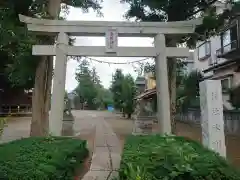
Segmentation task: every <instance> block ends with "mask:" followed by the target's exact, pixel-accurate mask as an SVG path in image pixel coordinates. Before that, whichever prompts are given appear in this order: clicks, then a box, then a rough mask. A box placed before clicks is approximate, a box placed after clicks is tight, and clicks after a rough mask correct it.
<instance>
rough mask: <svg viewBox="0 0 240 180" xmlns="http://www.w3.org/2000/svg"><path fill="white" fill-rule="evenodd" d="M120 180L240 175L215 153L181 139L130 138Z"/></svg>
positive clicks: (230, 179) (228, 179) (194, 179)
mask: <svg viewBox="0 0 240 180" xmlns="http://www.w3.org/2000/svg"><path fill="white" fill-rule="evenodd" d="M120 179H122V180H126V179H127V180H137V179H139V180H142V179H143V180H158V179H169V180H170V179H174V180H185V179H187V180H205V179H208V180H215V179H225V180H239V179H240V172H239V171H237V170H236V169H234V168H233V167H232V166H231V165H230V164H229V163H228V162H226V160H225V159H224V158H222V157H220V156H219V155H218V154H216V153H215V152H213V151H211V150H208V149H206V148H204V147H203V146H202V145H200V144H199V143H197V142H195V141H192V140H189V139H186V138H184V137H177V136H166V137H163V136H160V135H148V136H129V137H128V138H127V141H126V143H125V146H124V151H123V155H122V161H121V169H120Z"/></svg>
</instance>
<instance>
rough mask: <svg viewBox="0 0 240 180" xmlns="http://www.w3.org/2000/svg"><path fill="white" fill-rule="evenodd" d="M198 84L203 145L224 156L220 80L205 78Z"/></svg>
mask: <svg viewBox="0 0 240 180" xmlns="http://www.w3.org/2000/svg"><path fill="white" fill-rule="evenodd" d="M199 86H200V106H201V126H202V142H203V145H204V146H206V147H208V148H209V149H212V150H214V151H216V152H218V153H219V154H220V155H221V156H223V157H226V146H225V135H224V120H223V101H222V87H221V81H220V80H205V81H203V82H201V83H200V84H199Z"/></svg>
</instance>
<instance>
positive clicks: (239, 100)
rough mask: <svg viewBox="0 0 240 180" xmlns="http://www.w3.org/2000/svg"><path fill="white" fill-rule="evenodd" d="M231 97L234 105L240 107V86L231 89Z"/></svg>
mask: <svg viewBox="0 0 240 180" xmlns="http://www.w3.org/2000/svg"><path fill="white" fill-rule="evenodd" d="M229 95H230V99H229V101H230V102H231V104H232V106H233V107H235V108H236V109H239V108H240V86H237V87H234V88H232V89H230V90H229Z"/></svg>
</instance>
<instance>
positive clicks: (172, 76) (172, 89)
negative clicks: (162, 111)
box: [168, 58, 177, 134]
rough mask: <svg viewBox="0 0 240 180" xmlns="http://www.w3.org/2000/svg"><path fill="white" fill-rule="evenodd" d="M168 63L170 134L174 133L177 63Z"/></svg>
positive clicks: (170, 61) (170, 60)
mask: <svg viewBox="0 0 240 180" xmlns="http://www.w3.org/2000/svg"><path fill="white" fill-rule="evenodd" d="M168 63H169V69H170V71H169V93H170V118H171V129H172V133H173V134H175V133H176V121H175V114H176V79H177V78H176V75H177V72H176V70H177V61H176V59H175V58H171V59H169V60H168Z"/></svg>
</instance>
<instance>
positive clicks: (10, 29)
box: [0, 0, 101, 89]
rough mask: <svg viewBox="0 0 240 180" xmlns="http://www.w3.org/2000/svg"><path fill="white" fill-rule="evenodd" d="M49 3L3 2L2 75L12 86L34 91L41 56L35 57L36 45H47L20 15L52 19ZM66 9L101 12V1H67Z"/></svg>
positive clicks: (45, 0)
mask: <svg viewBox="0 0 240 180" xmlns="http://www.w3.org/2000/svg"><path fill="white" fill-rule="evenodd" d="M48 2H49V1H48V0H24V1H19V0H8V1H1V3H0V17H1V19H0V23H1V27H0V33H1V41H0V58H1V64H0V65H1V69H0V70H1V73H3V74H4V77H5V80H6V81H7V82H8V83H9V84H10V85H11V86H20V87H24V88H26V89H29V88H33V85H34V77H35V71H36V67H37V65H38V62H39V59H40V58H39V57H38V56H33V55H32V45H34V44H43V43H44V41H45V39H44V37H42V36H41V37H37V36H36V35H34V33H31V32H28V31H27V29H26V27H25V26H24V24H21V23H20V22H19V19H18V14H23V15H27V16H33V17H43V18H48V15H47V10H46V7H47V5H48ZM62 3H63V6H62V10H63V11H64V8H65V10H66V9H67V8H69V6H74V7H80V8H81V9H82V10H84V11H86V10H88V9H89V8H92V9H94V10H97V11H98V12H99V13H100V11H99V10H100V9H101V6H100V3H101V0H100V1H98V0H96V1H92V0H86V1H82V0H71V1H70V0H64V1H62Z"/></svg>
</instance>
